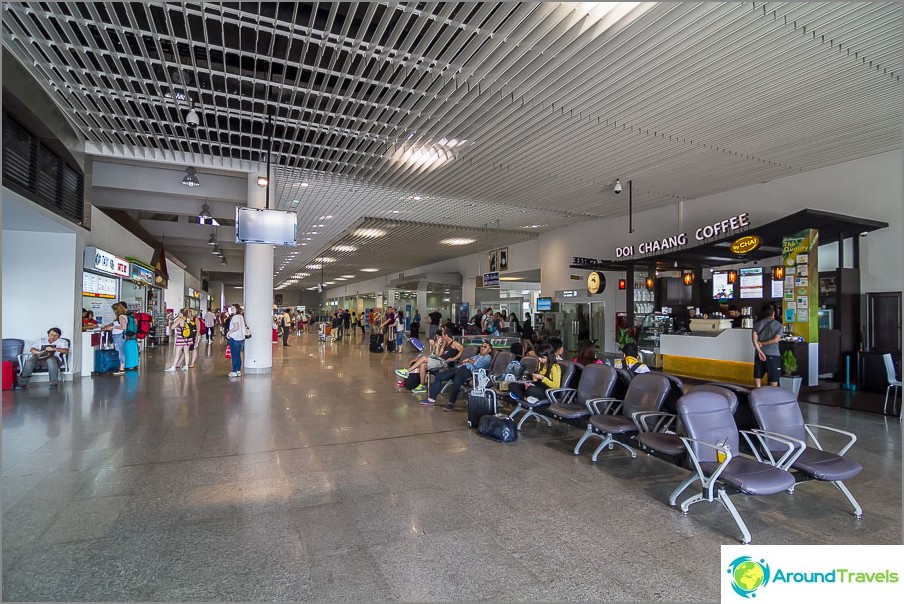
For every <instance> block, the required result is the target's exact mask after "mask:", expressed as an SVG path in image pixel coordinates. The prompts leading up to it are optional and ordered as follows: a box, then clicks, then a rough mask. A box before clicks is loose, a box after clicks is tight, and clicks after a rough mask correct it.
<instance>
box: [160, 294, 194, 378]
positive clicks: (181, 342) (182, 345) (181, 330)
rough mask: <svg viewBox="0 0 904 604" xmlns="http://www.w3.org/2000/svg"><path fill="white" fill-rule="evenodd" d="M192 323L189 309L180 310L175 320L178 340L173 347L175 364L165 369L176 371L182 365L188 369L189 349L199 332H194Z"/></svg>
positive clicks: (174, 332) (175, 332) (174, 333)
mask: <svg viewBox="0 0 904 604" xmlns="http://www.w3.org/2000/svg"><path fill="white" fill-rule="evenodd" d="M192 325H193V322H191V321H189V309H187V308H183V309H181V310H179V314H178V315H177V316H176V318H175V319H174V320H173V335H174V336H175V340H176V342H175V345H174V347H173V364H172V365H171V366H170V367H167V368H166V369H164V371H175V370H176V369H177V368H180V367H181V368H183V369H185V370H186V371H188V353H189V350H188V349H189V346H191V345H192V343H194V341H195V335H196V334H197V331H195V334H193V333H192V327H191V326H192Z"/></svg>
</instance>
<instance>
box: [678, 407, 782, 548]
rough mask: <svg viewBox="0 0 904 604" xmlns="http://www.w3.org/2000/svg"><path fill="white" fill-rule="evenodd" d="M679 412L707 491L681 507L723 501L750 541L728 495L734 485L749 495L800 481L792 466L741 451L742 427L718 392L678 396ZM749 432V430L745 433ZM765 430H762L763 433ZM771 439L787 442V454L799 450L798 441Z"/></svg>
mask: <svg viewBox="0 0 904 604" xmlns="http://www.w3.org/2000/svg"><path fill="white" fill-rule="evenodd" d="M678 414H679V416H680V417H681V422H682V423H683V424H684V427H685V429H686V430H687V434H688V436H686V437H682V438H681V440H682V441H684V446H685V447H687V451H688V455H689V456H690V460H691V462H692V464H693V467H694V470H695V472H696V476H695V477H694V478H695V479H697V480H700V484H701V492H700V493H698V494H696V495H693V496H691V497H689V498H687V499H685V500H684V501H682V502H681V506H680V509H681V512H682V513H683V514H687V512H688V508H690V506H692V505H693V504H695V503H698V502H700V501H709V502H712V501H716V500H717V501H718V502H719V503H721V504H722V505H723V506H725V509H727V510H728V513H729V514H731V517H732V518H733V519H734V521H735V523H736V524H737V525H738V528H739V529H740V530H741V534H742V539H741V541H742V542H743V543H750V531H749V530H748V529H747V525H746V524H745V523H744V519H743V518H741V515H740V514H738V510H737V509H736V508H735V506H734V504H733V503H732V502H731V500H730V499H729V498H728V493H727V492H726V491H727V490H728V489H731V490H732V491H737V492H740V493H745V494H747V495H773V494H775V493H781V492H782V491H787V490H788V489H790V488H791V487H793V486H794V477H793V476H792V475H791V474H790V472H788V471H787V470H783V469H781V468H779V467H776V466H773V465H770V464H767V463H763V462H762V461H759V460H756V459H751V458H749V457H741V456H740V455H738V427H737V426H736V425H735V422H734V416H733V415H732V413H731V408H730V407H729V406H728V401H727V400H726V399H725V397H724V396H722V395H720V394H717V393H715V392H705V391H701V392H691V393H688V394H686V395H684V396H683V397H681V400H679V401H678ZM745 434H746V433H745ZM763 436H764V435H763V434H761V435H760V437H763ZM768 438H769V440H770V441H775V443H776V444H777V443H781V442H784V447H785V451H784V454H783V455H782V458H783V459H784V458H786V457H788V456H789V455H793V453H794V448H795V444H794V442H793V441H791V440H789V439H786V438H784V437H781V436H780V435H777V434H772V433H769V434H768Z"/></svg>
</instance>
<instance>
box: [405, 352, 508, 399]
mask: <svg viewBox="0 0 904 604" xmlns="http://www.w3.org/2000/svg"><path fill="white" fill-rule="evenodd" d="M492 352H493V347H492V346H491V345H490V343H489V342H482V343H481V344H480V351H479V352H478V353H477V354H475V355H474V356H472V357H471V358H469V359H465V360H464V361H462V362H461V363H460V364H459V365H458V366H457V367H455V368H453V369H446V370H445V371H440V372H439V373H437V374H436V379H434V380H433V385H432V386H430V395H429V396H428V397H427V398H425V399H424V400H422V401H421V402H420V404H421V406H422V407H432V406H433V405H435V404H436V397H437V396H439V393H440V392H441V391H442V389H443V385H444V384H445V382H447V381H448V380H452V391H451V392H449V402H448V403H447V404H446V406H445V407H443V411H452V410H453V409H454V408H455V400H456V399H457V398H458V393H459V391H460V390H461V387H462V385H463V384H464V383H465V382H466V381H468V380H469V379H471V373H472V372H474V371H477V370H478V369H489V367H490V363H491V362H492V361H493V355H492Z"/></svg>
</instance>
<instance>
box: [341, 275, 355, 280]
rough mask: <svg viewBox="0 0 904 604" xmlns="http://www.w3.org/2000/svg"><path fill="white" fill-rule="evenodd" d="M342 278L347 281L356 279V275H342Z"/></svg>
mask: <svg viewBox="0 0 904 604" xmlns="http://www.w3.org/2000/svg"><path fill="white" fill-rule="evenodd" d="M342 276H343V277H345V278H346V279H354V278H355V276H354V275H342Z"/></svg>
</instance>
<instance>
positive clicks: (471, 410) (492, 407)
mask: <svg viewBox="0 0 904 604" xmlns="http://www.w3.org/2000/svg"><path fill="white" fill-rule="evenodd" d="M473 376H474V377H473V381H474V388H473V390H471V392H470V393H469V394H468V427H469V428H477V426H479V425H480V418H481V417H483V416H484V415H496V412H497V409H498V406H499V405H498V401H497V399H496V391H495V390H492V389H490V388H489V387H488V386H489V382H490V380H489V377H488V376H487V371H486V369H478V370H477V371H475V372H474V374H473Z"/></svg>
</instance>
